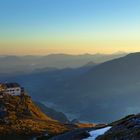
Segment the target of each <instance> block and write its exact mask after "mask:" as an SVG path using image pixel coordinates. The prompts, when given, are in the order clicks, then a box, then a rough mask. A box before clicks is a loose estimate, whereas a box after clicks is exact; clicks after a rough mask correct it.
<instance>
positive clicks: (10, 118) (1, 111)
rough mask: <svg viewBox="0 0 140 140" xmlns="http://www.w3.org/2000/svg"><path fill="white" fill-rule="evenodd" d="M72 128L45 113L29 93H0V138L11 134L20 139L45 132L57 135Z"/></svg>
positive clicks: (6, 137) (5, 137)
mask: <svg viewBox="0 0 140 140" xmlns="http://www.w3.org/2000/svg"><path fill="white" fill-rule="evenodd" d="M70 129H71V128H70V126H67V125H64V124H61V123H59V122H58V121H56V120H53V119H51V118H50V117H48V116H47V115H45V114H44V113H43V112H42V111H41V110H40V109H39V108H38V107H37V106H36V105H35V104H34V103H33V102H32V100H31V97H29V96H28V95H21V96H11V95H9V94H3V93H1V94H0V139H8V138H9V137H11V135H12V138H13V137H15V138H17V139H18V140H20V139H24V138H25V139H27V138H31V137H34V136H37V135H42V134H45V133H47V134H49V135H57V134H60V133H64V132H66V131H68V130H70ZM15 138H14V140H15ZM10 139H11V138H10Z"/></svg>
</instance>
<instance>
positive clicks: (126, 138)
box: [97, 114, 140, 140]
mask: <svg viewBox="0 0 140 140" xmlns="http://www.w3.org/2000/svg"><path fill="white" fill-rule="evenodd" d="M110 125H111V126H112V128H111V129H110V130H109V131H107V132H106V133H105V134H104V135H102V136H99V137H98V138H97V140H139V139H140V114H137V115H129V116H127V117H125V118H123V119H121V120H119V121H116V122H113V123H111V124H110Z"/></svg>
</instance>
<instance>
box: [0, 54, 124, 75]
mask: <svg viewBox="0 0 140 140" xmlns="http://www.w3.org/2000/svg"><path fill="white" fill-rule="evenodd" d="M124 55H126V54H125V53H121V54H118V53H117V54H112V55H102V54H95V55H91V54H83V55H68V54H50V55H46V56H32V55H31V56H0V74H2V73H3V74H13V73H15V74H17V73H19V74H23V73H32V72H33V71H36V69H37V70H38V69H44V68H48V69H49V70H50V68H60V69H62V68H67V67H69V68H78V67H81V66H82V65H85V64H87V63H88V62H92V63H93V64H95V63H102V62H104V61H107V60H110V59H113V58H117V57H120V56H124Z"/></svg>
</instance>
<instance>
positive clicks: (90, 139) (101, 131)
mask: <svg viewBox="0 0 140 140" xmlns="http://www.w3.org/2000/svg"><path fill="white" fill-rule="evenodd" d="M110 129H111V126H108V127H105V128H102V129H98V130H94V131H91V132H89V134H90V135H91V136H90V137H88V138H87V139H84V140H96V138H97V137H98V136H101V135H103V134H105V133H106V132H107V131H108V130H110Z"/></svg>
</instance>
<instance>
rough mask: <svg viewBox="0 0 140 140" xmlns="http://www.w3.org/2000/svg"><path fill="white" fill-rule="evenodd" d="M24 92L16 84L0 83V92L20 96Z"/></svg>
mask: <svg viewBox="0 0 140 140" xmlns="http://www.w3.org/2000/svg"><path fill="white" fill-rule="evenodd" d="M23 91H24V88H22V87H21V86H20V85H19V84H18V83H0V92H3V93H6V94H10V95H15V96H16V95H21V93H22V92H23Z"/></svg>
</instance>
